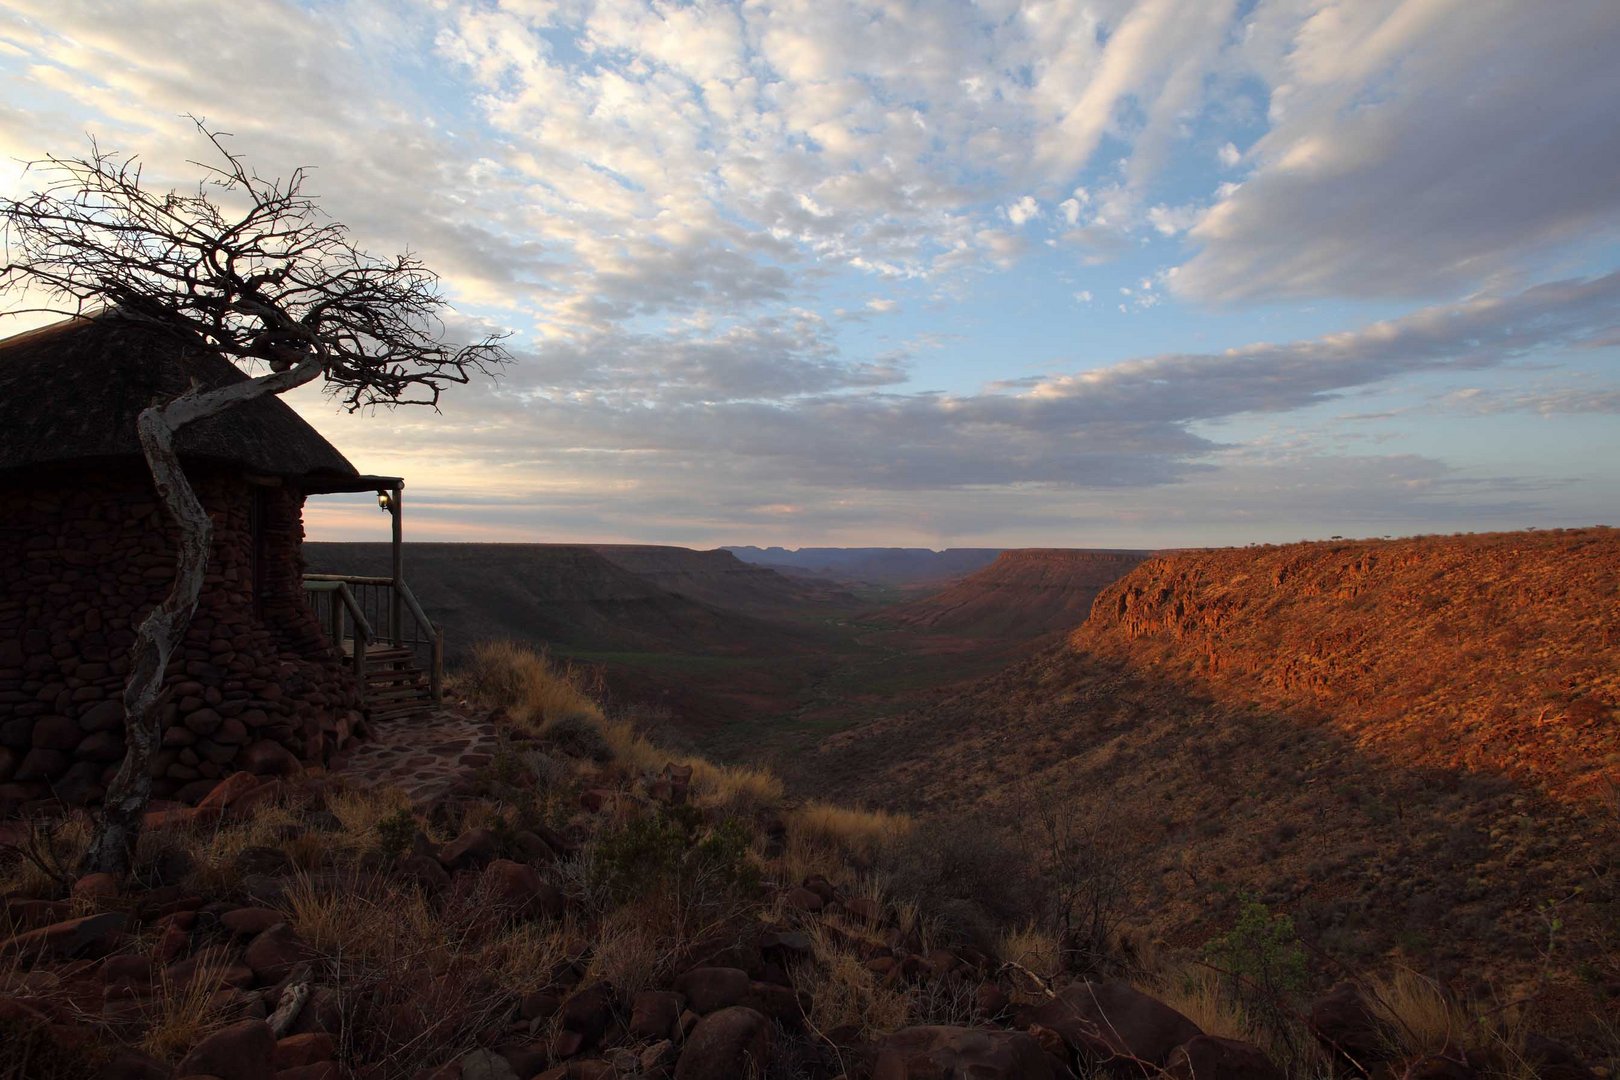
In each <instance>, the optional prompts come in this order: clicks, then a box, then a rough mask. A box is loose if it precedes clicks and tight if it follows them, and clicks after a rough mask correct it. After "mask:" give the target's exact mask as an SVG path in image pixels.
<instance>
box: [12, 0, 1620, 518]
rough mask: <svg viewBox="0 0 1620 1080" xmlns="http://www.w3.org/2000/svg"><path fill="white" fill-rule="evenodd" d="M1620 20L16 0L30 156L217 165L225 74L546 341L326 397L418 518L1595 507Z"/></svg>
mask: <svg viewBox="0 0 1620 1080" xmlns="http://www.w3.org/2000/svg"><path fill="white" fill-rule="evenodd" d="M1617 55H1620V7H1617V6H1616V5H1615V3H1614V2H1613V0H1558V2H1557V3H1552V4H1542V3H1525V2H1522V0H1340V2H1334V0H1259V2H1252V0H1250V2H1239V0H1180V2H1178V0H1138V2H1126V0H1046V2H1041V3H1030V4H1024V5H1019V4H1015V3H1011V2H1003V0H981V2H979V3H973V4H969V3H951V2H946V0H916V2H911V0H874V2H865V3H861V2H845V0H783V2H777V0H745V2H743V3H741V4H723V3H696V4H686V3H664V2H654V3H643V2H635V0H603V2H591V0H555V2H553V0H500V2H476V3H475V2H463V0H421V2H410V0H391V2H386V3H384V2H364V0H362V2H355V3H308V4H297V3H290V2H277V0H244V2H241V3H231V4H220V3H214V2H209V0H194V2H185V0H168V2H142V0H108V2H105V3H97V2H90V0H8V2H7V4H6V5H5V7H4V8H3V9H0V162H4V164H0V190H5V191H8V192H12V193H20V192H21V191H23V190H26V187H27V184H28V182H29V181H28V179H27V178H26V177H25V176H23V175H22V172H21V167H20V165H19V164H16V163H17V162H20V161H23V160H27V159H30V158H36V157H39V156H40V155H42V154H46V153H53V152H54V153H58V154H64V153H65V154H73V153H78V152H80V151H81V150H82V149H84V147H85V145H86V144H85V136H86V135H87V134H94V135H96V136H97V137H98V138H99V139H100V141H101V143H102V145H103V146H108V147H115V148H119V149H123V150H127V151H131V152H136V153H139V154H140V155H141V157H142V158H143V160H144V161H145V162H146V167H147V175H148V177H149V178H153V179H154V180H166V181H172V182H175V183H185V182H187V181H192V180H194V179H195V177H196V170H195V168H194V167H191V166H188V165H187V164H186V161H187V159H188V158H197V157H199V156H201V155H202V150H203V148H202V147H200V146H199V143H198V139H197V136H196V133H195V131H194V130H192V129H191V127H190V124H189V122H188V121H187V120H185V119H184V115H183V114H186V113H193V114H196V115H198V116H201V117H204V118H205V119H206V120H207V121H208V122H209V124H210V125H211V126H214V127H217V128H219V129H222V130H225V131H228V132H231V133H233V136H234V140H233V146H234V147H235V148H236V149H237V150H239V151H240V152H241V153H242V154H243V155H245V156H246V157H247V158H248V159H249V160H250V161H251V162H252V163H253V164H254V165H255V166H256V167H257V168H258V169H259V171H260V172H261V173H266V174H281V175H284V174H285V173H286V172H287V171H288V170H290V169H291V168H292V167H294V166H296V165H300V164H303V165H310V166H313V167H314V170H315V171H314V179H313V181H312V185H311V187H312V189H313V190H314V191H315V192H316V193H318V194H319V195H320V196H321V199H322V204H323V206H324V207H325V208H326V209H327V210H328V211H329V212H330V213H331V214H332V215H333V216H334V217H336V218H337V219H339V220H341V221H343V222H345V223H347V224H348V225H349V226H350V227H351V228H352V229H353V230H354V232H355V234H356V236H357V237H358V239H359V240H360V242H361V243H362V245H363V246H366V247H367V248H369V249H371V250H373V251H374V252H376V253H379V254H390V253H392V252H394V251H397V250H400V249H402V248H405V247H409V248H411V249H412V250H414V251H416V252H418V253H419V254H420V255H421V257H422V258H423V259H424V261H426V262H427V264H428V265H429V266H431V267H432V268H434V269H435V270H437V271H438V272H439V273H440V274H442V275H443V278H444V286H445V289H446V292H447V294H448V296H449V297H450V299H451V300H452V301H453V303H454V305H455V308H456V312H457V314H456V320H455V325H457V326H460V327H464V328H465V327H473V326H479V325H482V326H493V327H500V328H504V329H508V330H510V331H511V332H512V335H513V336H512V338H511V341H510V344H511V346H512V349H513V352H514V354H515V356H516V358H517V362H516V363H515V364H513V365H512V366H511V367H510V368H509V369H508V371H507V372H506V374H505V377H504V378H502V379H501V380H500V381H499V382H498V383H492V384H488V385H482V386H477V387H473V388H468V389H466V390H462V391H461V392H458V393H456V394H454V395H450V396H447V398H446V401H445V406H444V411H443V413H442V414H440V415H434V414H432V413H430V412H425V411H420V410H417V411H410V410H401V411H396V412H393V413H377V414H375V415H368V416H352V417H351V416H346V415H341V414H338V413H336V412H335V411H334V410H333V408H332V407H331V406H330V405H328V404H327V403H326V402H324V401H323V400H322V399H321V398H320V396H319V395H318V394H314V393H310V394H306V395H304V396H302V397H300V398H299V399H298V401H297V405H298V407H299V408H300V410H301V411H303V412H304V414H305V415H306V416H308V417H309V418H310V419H311V420H312V421H313V422H314V423H315V424H316V425H317V426H318V427H320V428H321V430H322V431H323V432H325V433H326V434H327V435H328V437H330V438H331V439H332V440H333V441H334V442H336V443H337V444H338V445H339V447H340V448H342V449H343V450H344V451H345V452H346V453H347V454H348V455H349V457H350V459H351V460H353V461H354V462H355V463H356V464H357V465H358V466H359V467H360V468H361V469H363V470H366V471H373V472H382V473H389V472H398V473H402V474H404V475H405V476H406V477H407V519H406V520H407V528H408V530H409V535H411V536H413V537H415V538H418V539H428V538H438V539H506V540H523V539H535V540H601V541H611V540H636V541H663V542H670V543H679V544H690V545H697V546H710V545H715V544H721V543H760V544H768V543H778V544H787V545H790V546H792V545H799V544H878V543H892V544H918V545H929V546H936V547H937V546H945V545H994V546H1011V545H1062V546H1095V545H1130V546H1153V545H1176V544H1208V543H1246V542H1249V541H1255V540H1290V539H1297V538H1301V537H1320V536H1328V535H1333V534H1343V535H1382V534H1404V533H1414V532H1454V531H1468V530H1483V529H1495V528H1520V527H1524V526H1528V525H1536V526H1542V527H1546V526H1560V525H1582V524H1592V523H1597V522H1613V521H1615V519H1616V516H1617V515H1616V507H1620V422H1617V421H1620V416H1617V414H1620V366H1617V361H1620V123H1617V121H1616V117H1617V116H1620V64H1616V63H1615V62H1614V57H1615V56H1617ZM3 329H5V327H4V325H3V324H0V330H3ZM317 502H318V505H316V506H315V507H314V508H313V509H312V512H311V517H310V520H311V533H312V535H313V536H314V537H316V538H325V539H337V538H350V537H352V538H372V539H381V538H383V536H384V535H385V529H384V519H383V518H382V517H381V515H379V514H378V513H377V512H376V510H375V508H374V506H373V507H372V508H370V509H369V512H368V510H367V508H366V507H364V506H361V505H360V504H358V503H356V502H353V501H349V502H344V501H342V500H318V501H317Z"/></svg>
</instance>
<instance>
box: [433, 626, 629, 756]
mask: <svg viewBox="0 0 1620 1080" xmlns="http://www.w3.org/2000/svg"><path fill="white" fill-rule="evenodd" d="M458 675H459V678H460V680H461V682H462V683H463V685H464V686H465V687H466V689H467V691H468V692H469V693H470V694H471V695H472V696H474V697H476V698H477V699H478V700H479V701H481V702H483V703H484V704H486V705H489V706H492V707H496V708H501V709H505V710H506V713H507V715H508V717H510V718H511V720H512V722H513V723H515V724H517V725H518V726H520V727H523V728H527V729H528V730H530V731H532V732H534V733H535V734H539V733H540V732H541V731H542V730H543V729H544V728H545V726H546V725H547V724H550V723H555V722H556V721H557V720H559V719H561V718H563V717H565V716H569V717H574V716H582V717H585V718H587V719H590V720H594V721H597V722H601V721H602V720H603V716H602V709H601V706H599V705H597V703H596V702H595V701H593V700H592V699H591V697H590V695H589V694H587V693H586V691H585V689H584V687H583V682H584V679H583V675H582V673H581V672H579V671H578V670H576V669H575V668H573V667H572V666H571V665H564V666H562V667H558V666H557V665H556V664H553V663H552V662H551V659H550V657H548V656H546V655H545V654H544V653H537V652H535V651H534V650H533V649H530V648H529V647H527V646H525V645H521V644H519V643H517V642H515V641H486V642H481V643H480V644H478V645H475V646H473V650H472V658H471V659H470V660H469V661H468V662H467V663H466V665H465V666H463V667H462V669H461V670H460V672H459V673H458Z"/></svg>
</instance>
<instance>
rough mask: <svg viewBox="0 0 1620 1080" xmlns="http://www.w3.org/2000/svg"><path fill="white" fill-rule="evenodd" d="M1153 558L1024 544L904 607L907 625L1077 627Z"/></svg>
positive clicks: (1020, 631)
mask: <svg viewBox="0 0 1620 1080" xmlns="http://www.w3.org/2000/svg"><path fill="white" fill-rule="evenodd" d="M1147 557H1148V552H1145V551H1097V550H1087V549H1083V548H1073V549H1070V548H1022V549H1018V550H1015V551H1004V552H1002V553H1001V555H1000V556H998V557H997V559H996V561H995V562H994V563H992V564H990V565H989V566H987V567H985V568H984V569H983V570H980V571H979V572H978V573H976V574H971V575H969V576H968V577H965V578H963V579H962V580H961V581H958V582H957V583H956V584H954V585H952V586H950V587H949V588H947V589H945V590H944V591H942V592H939V593H936V594H935V595H933V596H930V597H927V598H925V599H923V600H918V601H915V602H913V603H910V604H906V605H905V606H904V607H901V608H898V609H896V610H895V611H894V612H893V613H892V617H893V618H894V619H895V621H896V622H898V623H900V624H901V625H903V626H913V627H920V628H926V629H929V630H939V631H944V632H949V633H961V634H966V635H969V636H984V637H1038V636H1040V635H1042V634H1049V633H1054V632H1057V631H1062V630H1071V629H1073V628H1074V627H1075V626H1077V625H1079V624H1080V623H1081V622H1083V621H1084V620H1085V618H1086V615H1087V613H1088V612H1089V611H1090V610H1091V604H1092V601H1093V600H1095V599H1096V598H1097V595H1098V594H1099V593H1100V592H1102V590H1103V589H1104V588H1105V587H1106V586H1108V585H1109V584H1111V583H1112V582H1114V581H1116V580H1117V579H1119V578H1120V577H1121V576H1122V575H1124V574H1126V573H1128V572H1130V570H1131V569H1132V568H1133V567H1135V566H1136V565H1137V564H1138V563H1140V562H1141V561H1142V560H1143V559H1145V558H1147Z"/></svg>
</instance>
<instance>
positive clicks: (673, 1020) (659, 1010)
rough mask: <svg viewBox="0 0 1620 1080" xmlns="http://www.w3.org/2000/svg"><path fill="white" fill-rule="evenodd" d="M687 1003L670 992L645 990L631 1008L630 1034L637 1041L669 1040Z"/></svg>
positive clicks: (638, 995)
mask: <svg viewBox="0 0 1620 1080" xmlns="http://www.w3.org/2000/svg"><path fill="white" fill-rule="evenodd" d="M683 1008H685V1003H684V1002H683V1001H682V1000H681V995H679V994H677V993H674V992H672V991H669V990H643V991H642V992H641V993H639V994H637V995H636V999H635V1002H634V1003H633V1004H632V1005H631V1007H630V1034H631V1036H632V1037H634V1038H637V1039H668V1038H670V1037H671V1036H672V1035H674V1033H675V1025H676V1024H677V1023H678V1022H679V1021H680V1018H681V1010H682V1009H683Z"/></svg>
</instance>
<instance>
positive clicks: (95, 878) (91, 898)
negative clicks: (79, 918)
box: [73, 874, 118, 904]
mask: <svg viewBox="0 0 1620 1080" xmlns="http://www.w3.org/2000/svg"><path fill="white" fill-rule="evenodd" d="M117 895H118V878H117V877H116V876H114V875H112V874H86V875H84V876H83V877H82V878H80V879H79V880H78V881H75V882H74V883H73V899H75V900H82V901H85V902H87V903H91V904H99V903H100V902H102V901H104V900H111V899H113V898H114V897H116V896H117Z"/></svg>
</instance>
